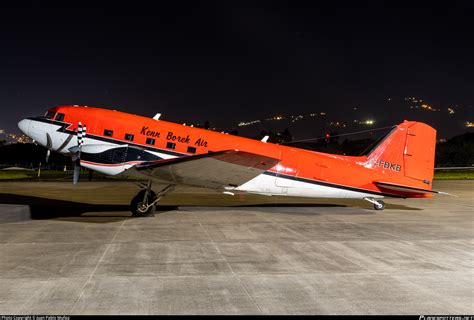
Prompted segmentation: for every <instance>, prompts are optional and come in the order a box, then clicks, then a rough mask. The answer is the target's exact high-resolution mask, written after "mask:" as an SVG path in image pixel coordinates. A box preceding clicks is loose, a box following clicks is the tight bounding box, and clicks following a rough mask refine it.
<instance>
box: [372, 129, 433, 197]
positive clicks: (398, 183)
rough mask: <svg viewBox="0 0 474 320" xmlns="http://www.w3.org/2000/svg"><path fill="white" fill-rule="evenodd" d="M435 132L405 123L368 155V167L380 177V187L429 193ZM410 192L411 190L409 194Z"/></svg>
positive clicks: (431, 179) (378, 182) (378, 183)
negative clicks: (380, 175) (380, 174)
mask: <svg viewBox="0 0 474 320" xmlns="http://www.w3.org/2000/svg"><path fill="white" fill-rule="evenodd" d="M435 146H436V130H435V129H433V128H432V127H430V126H428V125H427V124H424V123H421V122H414V121H404V122H403V123H401V124H399V125H398V126H396V127H394V129H393V130H392V131H391V132H390V133H389V134H388V135H387V136H386V137H385V139H383V140H382V141H381V142H380V143H379V144H378V145H377V146H376V147H375V148H374V149H373V150H372V151H371V152H370V153H369V155H368V158H367V165H368V166H370V167H372V168H374V169H375V170H377V171H379V172H380V173H382V175H383V181H376V182H375V183H376V184H377V185H378V186H379V187H382V186H383V188H385V189H389V187H390V186H393V187H392V188H391V190H395V189H393V188H395V187H397V188H398V189H397V190H398V191H400V192H403V193H405V192H409V193H416V191H413V190H417V189H418V190H419V191H420V192H418V193H421V194H422V193H425V192H422V191H426V192H429V191H430V190H431V183H432V181H433V174H434V157H435ZM409 190H412V191H411V192H410V191H409Z"/></svg>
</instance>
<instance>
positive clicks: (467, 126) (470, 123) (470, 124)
mask: <svg viewBox="0 0 474 320" xmlns="http://www.w3.org/2000/svg"><path fill="white" fill-rule="evenodd" d="M465 124H466V128H474V122H472V121H466V123H465Z"/></svg>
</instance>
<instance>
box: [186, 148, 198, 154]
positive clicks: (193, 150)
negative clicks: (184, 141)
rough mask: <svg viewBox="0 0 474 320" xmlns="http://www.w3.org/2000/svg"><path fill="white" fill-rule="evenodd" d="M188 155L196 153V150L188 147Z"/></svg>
mask: <svg viewBox="0 0 474 320" xmlns="http://www.w3.org/2000/svg"><path fill="white" fill-rule="evenodd" d="M188 153H196V148H194V147H188Z"/></svg>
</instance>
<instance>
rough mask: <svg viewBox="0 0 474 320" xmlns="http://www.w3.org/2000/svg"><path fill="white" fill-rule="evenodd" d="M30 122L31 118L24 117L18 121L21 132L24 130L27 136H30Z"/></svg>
mask: <svg viewBox="0 0 474 320" xmlns="http://www.w3.org/2000/svg"><path fill="white" fill-rule="evenodd" d="M30 123H31V120H28V119H23V120H21V121H20V122H18V128H20V130H21V132H23V133H24V134H26V135H27V136H29V131H30Z"/></svg>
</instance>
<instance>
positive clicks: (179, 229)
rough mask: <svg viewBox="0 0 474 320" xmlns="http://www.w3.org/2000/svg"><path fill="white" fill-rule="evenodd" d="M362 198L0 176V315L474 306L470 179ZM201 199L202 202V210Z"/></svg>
mask: <svg viewBox="0 0 474 320" xmlns="http://www.w3.org/2000/svg"><path fill="white" fill-rule="evenodd" d="M434 187H435V189H437V190H441V191H446V192H449V193H452V194H455V195H457V196H458V197H457V198H454V197H446V196H438V197H436V198H433V199H407V200H403V199H387V200H386V203H387V207H386V209H385V210H384V211H375V210H373V209H372V205H370V204H369V203H366V202H365V201H353V200H352V201H342V200H328V199H326V200H312V199H296V198H281V197H263V196H261V197H259V196H250V195H245V196H235V197H232V196H228V195H219V194H215V193H207V192H204V191H201V190H193V189H180V190H177V191H176V193H174V194H170V195H169V196H167V197H165V199H164V200H163V202H162V206H161V207H160V209H159V210H158V211H157V214H156V215H155V217H152V218H135V219H134V218H130V217H129V212H128V208H127V205H128V203H129V201H130V199H131V198H132V196H133V195H134V194H135V193H136V192H137V191H138V190H137V188H136V187H135V186H134V185H133V184H131V183H127V182H92V183H88V182H84V183H80V184H79V186H76V187H74V186H72V185H71V184H70V183H63V182H57V183H56V182H49V183H47V182H42V183H38V182H36V183H35V182H31V183H21V182H8V183H0V315H3V314H425V315H426V314H474V261H473V259H474V232H473V231H474V228H473V227H474V225H473V222H474V218H473V213H474V200H473V199H474V182H472V181H438V182H436V183H435V186H434ZM197 205H199V206H197Z"/></svg>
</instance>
